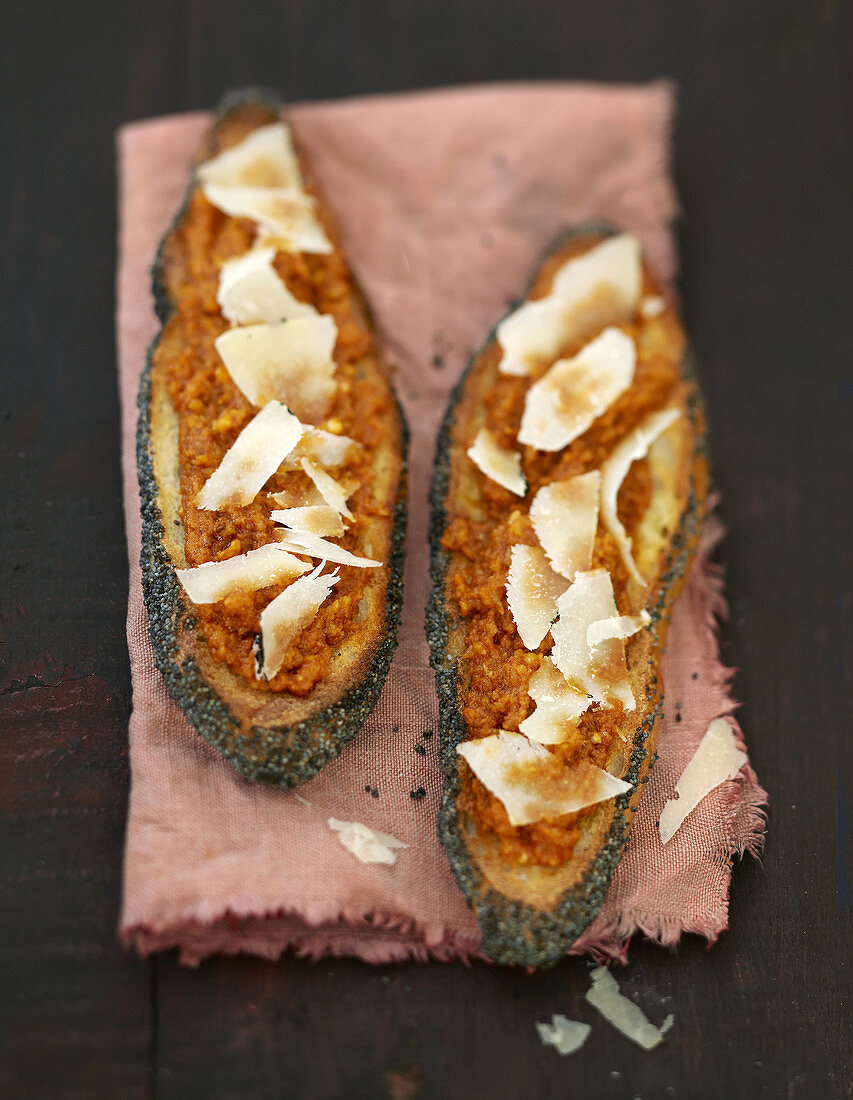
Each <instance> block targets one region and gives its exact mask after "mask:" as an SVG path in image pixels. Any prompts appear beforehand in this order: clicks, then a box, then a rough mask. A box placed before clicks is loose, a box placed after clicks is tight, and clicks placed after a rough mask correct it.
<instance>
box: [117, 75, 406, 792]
mask: <svg viewBox="0 0 853 1100" xmlns="http://www.w3.org/2000/svg"><path fill="white" fill-rule="evenodd" d="M279 119H280V107H279V104H278V103H277V102H276V101H275V100H274V99H272V98H271V97H270V96H269V95H268V94H267V93H263V92H256V91H249V92H244V93H237V94H232V95H231V96H229V97H227V98H226V100H225V101H224V103H223V105H222V107H221V108H220V109H219V112H218V115H217V118H216V121H215V123H214V125H213V126H212V128H211V130H210V132H209V134H208V136H207V138H206V140H205V142H204V145H203V148H202V149H201V150H200V153H199V157H198V160H199V162H203V161H207V160H209V159H210V158H212V157H214V156H216V155H217V154H219V153H221V152H222V151H223V150H226V149H229V148H231V147H233V146H235V145H236V144H238V143H239V142H241V141H242V140H243V139H244V138H245V137H246V136H247V135H249V134H250V133H252V132H253V131H254V130H256V129H258V128H259V127H263V126H267V125H269V124H270V123H273V122H277V121H278V120H279ZM300 168H301V172H302V175H303V177H304V178H306V183H305V189H306V191H307V193H308V194H309V195H311V197H312V199H313V200H314V202H315V209H316V211H317V217H318V220H319V222H320V224H321V225H322V228H323V230H324V231H325V234H326V236H327V237H328V238H329V240H330V241H331V244H332V249H331V252H330V253H329V254H328V255H321V256H313V257H312V256H306V255H302V254H296V255H292V254H291V255H283V254H282V252H281V251H279V252H277V253H276V258H275V263H276V267H277V268H278V269H279V274H280V275H281V277H282V280H283V281H284V282H285V284H286V285H287V287H288V289H289V290H291V291H292V292H293V294H294V295H295V296H296V297H299V296H300V295H301V300H302V301H304V302H308V303H310V304H314V305H316V307H317V309H318V310H319V312H320V313H327V312H329V313H333V315H334V316H335V318H336V321H337V324H338V337H337V343H336V346H335V352H334V361H335V378H336V380H337V391H336V396H335V398H334V400H333V403H332V406H331V408H330V410H329V412H328V414H327V415H326V417H325V419H324V420H323V421H322V424H320V423H317V424H316V425H315V426H317V427H325V428H329V427H330V428H331V431H332V432H338V433H342V434H343V435H346V436H348V437H350V438H352V439H354V440H355V441H356V446H355V447H354V448H353V449H352V450H351V452H350V453H354V454H355V453H357V455H358V464H357V468H355V469H353V468H350V467H348V466H347V465H346V463H344V464H343V465H339V466H336V467H335V468H334V469H332V470H331V471H329V472H330V474H332V475H334V476H335V477H336V478H338V479H339V481H341V480H342V481H343V482H347V478H349V482H348V484H347V489H348V490H349V497H350V499H349V508H350V509H351V511H352V520H351V521H348V522H349V523H350V529H349V530H348V531H347V532H346V534H345V536H344V538H343V539H342V540H337V541H338V542H339V543H340V544H341V545H342V546H343V547H345V548H346V549H348V550H349V551H351V552H352V553H354V554H356V555H360V556H365V557H369V558H371V559H375V560H378V561H379V562H380V563H381V565H380V566H379V567H378V568H366V569H365V568H362V569H356V568H354V567H353V566H351V565H341V566H340V567H339V573H340V578H339V581H338V584H337V585H336V587H334V588H333V589H332V591H331V593H330V595H329V597H328V599H327V600H326V601H325V603H324V604H323V605H322V606H321V607H320V609H319V611H318V612H317V614H316V617H315V619H314V621H313V622H311V623H310V625H309V626H308V627H307V628H306V629H305V630H303V631H302V632H301V633H300V634H298V635H297V637H296V638H295V639H294V640H293V641H292V643H291V644H290V646H289V648H288V650H287V655H286V660H285V662H284V664H283V665H282V666H281V669H280V671H279V672H278V673H277V674H276V675H274V676H272V677H271V678H270V679H269V681H268V682H267V681H265V680H263V679H261V678H259V674H258V668H259V662H258V657H257V651H258V639H259V636H260V627H259V619H258V616H259V612H260V610H262V608H263V607H264V606H266V605H268V604H269V603H270V602H271V600H272V599H273V598H274V597H275V596H276V595H278V594H279V593H280V592H282V591H283V589H284V587H286V585H283V584H281V583H279V584H277V585H276V584H273V585H270V586H268V587H266V588H264V589H262V590H260V591H259V592H254V593H251V594H250V596H247V597H246V598H245V600H243V601H242V603H241V602H240V601H237V603H235V602H234V600H232V601H231V603H229V602H228V601H227V600H225V601H220V602H219V603H216V604H212V605H205V606H204V607H198V606H196V605H194V604H193V603H192V602H191V601H190V599H189V598H188V596H187V594H186V592H185V591H184V588H183V587H182V584H181V583H180V582H179V578H178V576H177V575H176V569H184V568H187V567H193V566H198V565H199V564H202V563H203V562H206V561H213V560H225V559H227V558H228V557H230V556H231V554H232V553H233V552H237V553H240V552H243V553H245V552H247V551H249V550H251V549H254V548H257V547H258V546H260V545H265V544H266V543H269V542H273V541H275V540H276V539H277V538H280V537H281V535H282V534H283V532H281V531H280V530H278V529H277V528H276V527H275V524H274V523H273V522H272V521H271V520H270V519H269V513H270V511H272V510H273V509H274V508H276V507H281V500H279V501H278V503H276V502H275V501H274V500H273V497H274V495H275V494H276V493H279V494H281V493H283V494H284V495H285V496H286V495H287V494H288V493H291V490H293V488H294V486H296V488H297V489H298V490H299V492H301V493H302V494H303V496H306V495H307V494H308V492H309V491H312V487H311V484H310V482H309V480H308V477H307V475H306V473H305V472H303V470H302V469H301V468H300V466H299V463H298V462H295V463H290V466H289V468H287V469H285V468H284V467H282V468H280V469H279V471H278V472H277V473H275V474H274V475H273V477H272V478H271V479H270V480H269V481H268V482H267V483H266V484H265V485H264V487H263V489H262V490H261V492H260V493H259V495H258V497H257V499H256V500H255V501H253V502H252V504H251V505H249V506H248V507H243V508H237V507H235V508H234V509H232V514H231V515H229V514H228V511H227V509H225V510H222V511H217V512H210V511H206V512H203V511H202V510H200V508H199V507H198V505H197V502H196V496H197V492H198V488H199V485H200V484H201V483H202V481H203V479H204V478H206V477H207V476H209V474H210V471H211V469H212V468H214V467H215V466H216V464H217V463H218V462H219V461H220V460H221V458H222V455H223V454H224V453H225V451H227V449H228V447H230V446H231V444H233V442H234V439H235V438H236V436H237V435H238V434H239V430H240V428H241V427H242V426H243V425H244V424H245V423H246V422H247V421H248V420H249V419H250V418H251V417H252V416H253V415H254V414H255V413H256V412H257V408H256V407H254V406H252V404H251V402H249V401H248V399H247V398H246V397H245V396H244V395H243V393H242V392H241V391H240V390H239V389H238V388H237V387H236V386H235V385H234V383H233V382H232V380H231V379H230V378H229V377H228V374H227V372H226V371H225V368H224V366H223V365H222V363H221V361H220V360H219V358H218V356H217V354H216V351H215V350H214V347H213V341H214V339H215V337H216V336H217V335H218V334H219V333H221V332H223V331H225V330H226V329H227V328H228V325H227V322H226V321H225V320H224V319H223V317H222V313H221V311H220V310H219V307H218V305H217V302H216V287H217V279H218V271H219V269H220V267H221V265H222V263H223V262H225V260H227V259H228V258H231V257H233V256H238V255H240V254H242V253H244V252H245V251H246V250H248V249H249V248H250V247H252V244H253V238H254V233H255V228H256V227H255V226H254V225H253V224H252V223H251V222H249V221H247V220H246V219H244V218H237V217H231V216H229V215H227V214H225V213H224V212H222V211H221V210H219V209H217V208H215V207H214V206H213V205H211V203H209V202H208V200H207V199H206V198H205V196H204V194H203V193H202V188H201V185H200V182H199V179H198V177H197V176H196V175H195V174H194V176H193V179H192V180H191V181H190V184H189V190H188V193H187V196H186V198H185V200H184V203H183V205H182V207H181V209H180V211H179V212H178V215H177V217H176V220H175V222H174V224H173V225H172V227H171V229H170V230H169V232H168V233H167V235H166V237H165V238H164V240H163V243H162V245H161V248H160V250H159V253H158V257H157V261H156V264H155V268H154V294H155V299H156V304H157V310H158V314H159V317H160V319H161V322H162V325H163V327H162V330H161V332H160V334H159V336H158V337H157V339H156V340H155V342H154V344H153V345H152V347H151V349H150V352H149V356H148V360H147V364H146V367H145V370H144V373H143V376H142V380H141V385H140V391H139V409H140V415H139V421H138V434H137V456H138V472H139V484H140V490H141V499H142V518H143V540H142V541H143V545H142V575H143V588H144V594H145V603H146V607H147V609H148V614H149V620H150V629H151V638H152V641H153V645H154V653H155V658H156V661H157V665H158V668H159V669H160V671H161V672H162V674H163V677H164V679H165V681H166V685H167V687H168V689H169V692H170V694H171V695H172V697H173V698H174V699H175V700H176V701H177V702H178V703H179V705H180V706H181V707H182V709H183V710H184V713H185V714H186V716H187V718H188V719H189V720H190V722H191V723H192V724H193V725H194V726H195V728H196V729H197V730H198V732H199V733H200V734H201V735H202V736H203V737H204V738H206V739H207V740H208V741H209V742H210V743H211V744H212V745H214V746H215V747H216V748H217V749H219V750H220V752H222V753H223V754H224V755H225V756H226V757H227V758H228V759H229V760H230V761H231V763H232V764H233V765H234V766H235V767H236V768H237V769H238V770H239V771H240V772H241V773H242V774H243V775H244V776H246V777H247V778H249V779H252V780H260V781H263V782H266V783H270V784H274V785H276V786H279V787H292V786H294V785H295V784H297V783H300V782H302V781H304V780H306V779H309V778H310V777H311V776H313V775H314V774H315V773H316V772H317V771H318V770H319V769H320V768H321V767H323V765H324V764H326V763H327V762H328V761H329V760H330V759H332V758H333V757H334V756H336V755H337V754H338V753H339V752H340V751H341V749H342V748H343V746H344V745H345V744H346V743H347V742H348V741H349V740H350V739H351V738H352V737H353V736H354V735H355V734H356V733H357V732H358V730H359V729H360V728H361V726H362V724H363V723H364V720H365V718H366V717H367V715H368V714H369V713H370V711H371V710H372V708H373V706H374V705H375V703H376V701H377V699H378V697H379V693H380V690H381V688H382V684H383V682H384V680H385V676H386V674H387V671H388V668H389V665H390V662H391V656H392V653H393V650H394V648H395V644H396V629H397V624H398V621H399V614H400V606H401V602H402V563H403V541H404V532H405V516H406V498H405V491H406V490H405V486H406V478H405V458H406V446H407V431H406V426H405V422H404V418H403V415H402V412H401V409H400V407H399V404H398V402H397V400H396V397H395V395H394V391H393V387H392V384H391V380H390V372H389V369H388V367H387V365H386V363H385V362H384V360H383V358H382V354H381V352H380V350H379V348H378V347H377V343H376V339H375V336H374V333H373V327H372V323H371V320H370V316H369V313H368V310H367V308H366V306H365V303H364V300H363V299H362V297H361V295H360V293H359V291H358V289H357V287H356V286H355V284H354V282H353V280H352V277H351V275H350V274H349V272H348V270H347V268H346V265H345V262H344V261H343V258H342V256H341V254H340V248H339V245H338V243H337V238H336V235H335V232H334V229H333V227H332V226H331V224H330V221H329V217H328V215H327V213H326V211H325V209H324V208H323V206H322V203H320V201H319V199H318V198H317V195H316V192H315V191H314V188H313V186H312V184H311V181H310V177H309V176H308V173H307V172H306V169H305V166H304V165H302V164H300ZM282 268H283V269H284V274H283V275H282V274H281V272H282ZM330 302H331V303H332V304H331V305H329V303H330ZM344 334H346V338H347V341H348V344H347V343H346V342H345V340H344ZM342 349H343V350H342ZM192 387H195V388H194V389H192ZM191 391H192V395H193V396H188V394H190V392H191ZM191 401H195V402H196V404H192V405H191ZM206 403H207V404H206ZM228 417H231V418H232V419H233V421H234V426H233V427H229V420H228ZM210 422H216V424H217V428H216V432H215V433H214V431H213V429H212V428H211V429H207V428H206V427H204V424H207V423H210ZM308 423H312V422H311V421H308ZM200 424H201V425H202V427H201V428H200V427H199V425H200ZM223 425H224V427H223ZM193 433H195V436H193ZM204 447H208V448H209V449H210V450H211V454H210V455H208V456H203V457H202V460H201V465H200V466H199V465H198V463H199V461H200V460H199V458H198V451H199V448H201V449H204ZM205 463H206V464H205ZM285 465H287V464H285ZM356 475H357V476H356ZM315 497H316V492H315ZM297 503H299V502H298V501H297ZM314 503H316V501H314ZM320 503H322V501H320ZM305 559H307V555H304V557H303V561H304V567H305V568H306V569H307V568H309V566H308V563H307V561H306V560H305ZM314 564H316V559H315V561H314ZM292 580H293V578H292V577H291V578H290V581H292Z"/></svg>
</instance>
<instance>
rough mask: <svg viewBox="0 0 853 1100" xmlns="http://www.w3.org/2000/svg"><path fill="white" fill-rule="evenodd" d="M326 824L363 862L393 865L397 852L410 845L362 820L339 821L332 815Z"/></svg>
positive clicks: (348, 849)
mask: <svg viewBox="0 0 853 1100" xmlns="http://www.w3.org/2000/svg"><path fill="white" fill-rule="evenodd" d="M326 824H327V825H328V826H329V828H330V829H331V830H332V832H333V833H337V834H338V840H339V841H340V842H341V844H343V846H344V847H345V848H346V850H347V851H348V852H352V854H353V855H354V856H355V857H356V859H360V860H361V862H362V863H385V864H388V865H389V866H392V865H393V864H395V863H396V862H397V852H398V851H399V850H400V849H402V848H408V847H409V845H408V844H404V843H403V841H402V840H397V838H396V837H395V836H391V835H390V834H389V833H380V832H379V830H378V829H371V828H370V826H369V825H363V824H362V823H361V822H360V821H338V820H336V819H335V818H334V817H330V818H329V820H328V821H327V822H326Z"/></svg>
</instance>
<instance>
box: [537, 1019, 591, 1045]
mask: <svg viewBox="0 0 853 1100" xmlns="http://www.w3.org/2000/svg"><path fill="white" fill-rule="evenodd" d="M536 1031H537V1032H538V1034H539V1038H540V1040H541V1042H542V1045H543V1046H551V1047H553V1048H554V1050H556V1052H557V1053H558V1054H563V1055H566V1054H574V1053H575V1051H576V1050H580V1048H581V1047H582V1046H583V1045H584V1043H585V1042H586V1041H587V1039H588V1038H589V1033H590V1032H591V1031H592V1028H591V1027H590V1026H589V1024H584V1023H581V1022H580V1020H569V1019H567V1018H566V1017H565V1016H561V1015H560V1014H559V1013H558V1012H557V1013H554V1015H553V1016H552V1017H551V1023H550V1024H540V1023H538V1022H536Z"/></svg>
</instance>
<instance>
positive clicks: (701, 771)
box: [658, 718, 747, 844]
mask: <svg viewBox="0 0 853 1100" xmlns="http://www.w3.org/2000/svg"><path fill="white" fill-rule="evenodd" d="M746 762H747V756H746V753H745V752H743V751H742V750H741V749H739V748H738V747H737V745H736V744H735V737H734V733H733V731H732V727H731V726H730V725H729V723H728V722H727V721H726V720H725V718H715V719H714V721H713V722H711V724H710V725H709V726H708V728H707V730H706V731H705V733H704V735H703V737H702V740H701V741H700V742H699V747H698V748H697V749H696V752H695V753H694V754H693V758H692V759H691V760H690V763H689V764H688V765H687V767H686V768H685V769H684V771H683V772H682V773H681V778H680V779H679V780H678V782H677V783H676V784H675V794H676V797H675V798H671V799H670V800H669V801H668V802H667V803H666V804H665V805H664V808H663V809H662V810H661V814H660V823H659V825H658V828H659V829H660V839H661V843H662V844H666V843H668V842H669V841H670V840H672V838H673V836H674V835H675V833H676V832H677V831H678V829H679V828H680V827H681V824H682V822H683V821H684V820H685V818H686V817H687V816H688V814H689V813H690V812H691V811H692V810H694V809H695V808H696V807H697V806H698V805H699V803H700V802H701V801H702V799H703V798H704V797H705V796H706V795H707V794H709V793H710V792H711V791H712V790H714V788H715V787H719V785H720V784H721V783H724V782H725V781H726V780H727V779H734V777H735V776H736V775H737V773H738V772H739V771H740V769H741V768H742V767H743V766H744V764H746Z"/></svg>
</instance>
